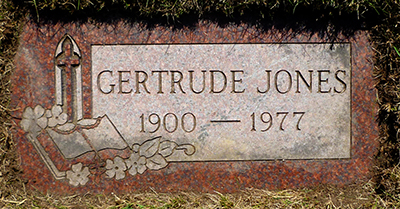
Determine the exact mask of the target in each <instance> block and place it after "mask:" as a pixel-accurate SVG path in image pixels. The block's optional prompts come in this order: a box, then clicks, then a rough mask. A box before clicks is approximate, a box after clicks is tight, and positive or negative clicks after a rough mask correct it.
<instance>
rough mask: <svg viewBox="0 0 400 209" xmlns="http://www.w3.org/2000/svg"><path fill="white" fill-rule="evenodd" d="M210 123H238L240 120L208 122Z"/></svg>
mask: <svg viewBox="0 0 400 209" xmlns="http://www.w3.org/2000/svg"><path fill="white" fill-rule="evenodd" d="M210 122H211V123H240V120H210Z"/></svg>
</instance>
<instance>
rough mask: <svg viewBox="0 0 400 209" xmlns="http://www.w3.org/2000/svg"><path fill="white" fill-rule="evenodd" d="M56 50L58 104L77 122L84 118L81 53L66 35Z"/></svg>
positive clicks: (70, 118)
mask: <svg viewBox="0 0 400 209" xmlns="http://www.w3.org/2000/svg"><path fill="white" fill-rule="evenodd" d="M60 44H61V46H59V47H58V48H57V51H58V53H57V52H56V60H55V63H56V66H55V68H56V100H57V101H56V104H57V105H61V106H62V109H63V112H65V113H67V114H68V116H69V119H68V121H72V122H74V123H76V121H77V120H80V119H82V113H81V112H82V107H81V106H82V83H81V68H80V53H79V49H75V48H74V47H77V46H76V44H74V43H73V40H72V38H70V37H69V36H66V37H65V38H64V39H63V40H62V41H61V42H60ZM60 44H59V45H60Z"/></svg>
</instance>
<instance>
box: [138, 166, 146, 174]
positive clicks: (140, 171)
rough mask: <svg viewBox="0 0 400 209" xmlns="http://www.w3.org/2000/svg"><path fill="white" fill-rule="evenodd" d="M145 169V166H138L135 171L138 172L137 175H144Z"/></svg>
mask: <svg viewBox="0 0 400 209" xmlns="http://www.w3.org/2000/svg"><path fill="white" fill-rule="evenodd" d="M146 169H147V167H146V165H145V164H139V165H138V166H137V171H138V173H140V174H142V173H144V172H145V171H146Z"/></svg>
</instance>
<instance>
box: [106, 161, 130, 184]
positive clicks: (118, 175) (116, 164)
mask: <svg viewBox="0 0 400 209" xmlns="http://www.w3.org/2000/svg"><path fill="white" fill-rule="evenodd" d="M106 163H107V164H106V169H107V171H106V174H107V176H108V178H113V177H114V176H115V179H117V180H120V179H123V178H125V171H126V165H125V163H124V160H123V159H122V158H120V157H116V158H114V161H112V160H109V159H107V161H106Z"/></svg>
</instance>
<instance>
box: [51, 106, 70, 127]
mask: <svg viewBox="0 0 400 209" xmlns="http://www.w3.org/2000/svg"><path fill="white" fill-rule="evenodd" d="M51 114H52V117H51V118H50V119H49V126H50V127H54V126H56V125H62V124H64V123H66V122H67V119H68V115H67V113H63V112H62V108H61V106H60V105H54V106H53V108H51Z"/></svg>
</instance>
